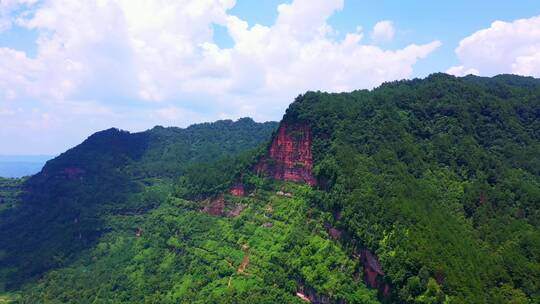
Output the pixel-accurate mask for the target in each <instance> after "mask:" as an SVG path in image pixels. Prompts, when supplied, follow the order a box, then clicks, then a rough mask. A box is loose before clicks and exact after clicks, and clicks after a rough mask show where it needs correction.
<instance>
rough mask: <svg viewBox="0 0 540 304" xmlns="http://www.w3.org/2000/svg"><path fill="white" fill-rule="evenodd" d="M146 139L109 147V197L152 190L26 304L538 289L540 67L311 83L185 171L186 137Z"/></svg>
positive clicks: (523, 295)
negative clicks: (254, 138)
mask: <svg viewBox="0 0 540 304" xmlns="http://www.w3.org/2000/svg"><path fill="white" fill-rule="evenodd" d="M274 127H275V126H274ZM205 138H207V137H205ZM226 138H227V137H221V139H226ZM169 140H170V142H171V143H174V142H176V141H177V140H178V139H177V138H169V137H160V138H157V139H156V141H155V142H154V143H153V144H152V145H151V146H154V147H157V146H160V144H159V143H160V142H163V141H167V142H169ZM214 140H218V141H219V139H215V138H212V139H209V140H208V143H209V144H210V145H212V143H213V141H214ZM148 142H149V141H148V140H146V139H145V140H141V141H140V144H139V143H137V144H134V145H133V147H131V148H129V151H126V152H123V153H121V154H122V155H124V154H129V155H130V156H129V157H127V158H125V157H119V158H115V157H112V160H110V162H111V163H114V164H115V166H114V167H112V168H111V170H110V171H107V172H109V173H108V174H111V175H112V174H118V171H119V170H118V169H115V168H123V169H121V170H120V172H121V173H122V175H121V176H123V177H124V178H125V181H123V182H122V183H121V185H118V186H114V187H111V186H110V185H100V187H103V188H100V189H105V190H106V191H110V193H105V194H104V196H103V200H105V201H106V202H107V201H109V198H114V197H116V196H117V195H119V194H122V193H125V192H128V193H130V192H133V190H131V188H129V187H131V185H132V184H133V185H134V187H135V188H134V189H136V187H140V188H139V190H137V191H134V192H136V193H138V196H129V195H128V199H125V200H121V201H122V202H123V203H122V204H120V206H126V204H127V206H129V208H125V207H123V208H125V209H122V211H121V212H109V211H108V210H116V209H115V208H117V207H116V206H118V202H114V203H112V202H113V201H112V200H110V202H111V203H110V204H107V203H105V204H102V206H106V207H107V208H110V209H98V210H97V211H96V212H97V213H96V214H98V215H100V216H99V217H95V216H94V217H92V216H87V218H89V219H90V218H99V219H101V220H103V219H106V220H105V223H106V225H97V224H92V225H91V226H92V227H96V226H98V227H106V229H105V230H103V231H101V233H100V234H98V235H97V236H96V238H95V240H94V242H93V243H92V244H95V245H94V246H87V247H85V248H87V249H86V250H84V251H81V252H80V254H79V255H78V257H77V258H76V259H72V260H71V262H70V263H64V264H62V265H65V266H64V267H62V268H57V269H55V270H53V271H49V272H47V273H46V275H45V276H44V277H43V278H42V279H41V280H40V281H39V282H38V283H37V284H30V285H28V286H26V287H25V288H23V289H22V294H21V295H20V300H21V302H26V303H36V302H38V303H54V302H64V303H101V302H103V303H105V302H107V303H133V302H149V303H304V302H306V301H310V302H312V303H377V302H384V303H447V304H448V303H501V304H502V303H540V289H539V288H538V286H540V153H538V151H540V80H537V79H533V78H525V77H518V76H512V75H501V76H497V77H493V78H480V77H473V76H468V77H463V78H456V77H453V76H449V75H445V74H434V75H431V76H430V77H428V78H426V79H422V80H420V79H415V80H410V81H398V82H392V83H387V84H384V85H382V86H381V87H379V88H376V89H374V90H371V91H367V90H361V91H354V92H351V93H340V94H328V93H321V92H308V93H306V94H304V95H301V96H299V97H298V98H297V99H296V100H295V102H294V103H293V104H291V105H290V107H289V109H288V110H287V112H286V114H285V116H284V118H283V120H282V121H281V123H280V126H279V128H278V130H277V132H275V133H274V136H273V138H272V140H271V141H270V142H268V144H267V146H266V150H260V151H259V152H256V153H252V154H249V155H246V156H232V157H229V158H225V159H222V160H219V161H216V159H215V157H214V158H213V157H208V158H199V160H201V162H200V163H197V164H195V165H193V166H190V167H187V168H186V167H181V168H171V167H170V161H168V159H169V158H168V157H176V155H190V154H189V153H187V152H186V151H188V150H189V148H188V150H174V149H163V151H170V153H164V152H161V153H155V154H154V153H150V152H148V150H147V149H145V144H146V143H148ZM188 144H189V145H188V147H191V146H194V145H196V144H197V141H191V142H188ZM91 146H92V147H96V146H103V150H101V151H99V153H97V152H96V155H99V157H105V156H106V155H108V153H109V149H108V148H107V144H103V145H100V144H99V143H92V145H91ZM165 146H167V145H165ZM139 149H140V150H142V151H146V152H144V153H139V152H138V151H140V150H139ZM90 150H91V149H90ZM96 151H97V150H96ZM160 151H161V150H160ZM130 153H132V154H130ZM184 153H186V154H184ZM103 155H105V156H103ZM192 155H195V154H192ZM230 155H233V153H231V154H230ZM106 157H108V158H109V159H110V158H111V157H110V156H106ZM134 159H135V160H136V161H133V160H134ZM142 159H145V160H146V161H140V160H142ZM139 163H142V164H144V165H140V164H139ZM61 168H66V166H61ZM69 168H71V167H69ZM83 169H84V170H85V171H84V172H87V171H86V168H83ZM84 172H82V171H80V170H68V172H64V173H62V174H64V175H63V176H64V179H66V178H67V179H68V180H69V179H70V178H72V181H73V182H75V181H77V180H80V177H81V175H82V176H84V174H85V173H84ZM97 172H99V170H98V171H97ZM160 172H163V173H160ZM175 172H181V174H180V175H181V177H180V178H178V179H175V178H171V177H170V176H173V175H174V173H175ZM160 174H163V177H160ZM48 176H49V175H48ZM51 176H54V175H51ZM156 177H159V178H156ZM41 178H45V179H47V178H50V176H49V177H47V176H45V177H43V176H42V177H41ZM156 179H157V181H158V182H156ZM53 180H56V179H53ZM83 180H84V178H83ZM100 180H102V181H107V179H100ZM113 180H117V179H116V178H113ZM31 182H33V181H31V180H29V181H28V183H31ZM58 183H59V184H58V185H57V186H55V187H62V186H64V185H67V184H66V181H65V180H62V181H59V182H58ZM107 183H109V182H107ZM110 183H113V181H110ZM66 187H67V188H66V190H63V191H62V192H61V193H58V194H55V196H58V195H62V194H63V193H68V192H66V191H72V189H73V188H74V187H72V186H69V185H67V186H66ZM109 187H110V188H109ZM118 187H126V188H125V189H126V190H122V191H119V190H118V189H124V188H118ZM75 188H76V187H75ZM105 190H104V191H105ZM44 192H46V193H50V191H49V190H47V189H45V190H44ZM94 192H95V191H94ZM31 195H35V193H31ZM92 195H93V194H85V193H77V194H73V196H74V197H77V198H87V197H92ZM100 201H101V200H100ZM126 202H127V203H126ZM148 206H152V207H155V208H154V209H152V210H150V211H146V210H145V208H146V207H148ZM86 207H87V204H84V203H83V202H81V206H80V208H78V209H77V210H80V211H81V212H87V211H86V210H87V208H86ZM141 211H144V212H141ZM29 218H30V217H29ZM67 218H68V219H69V218H70V217H67ZM11 233H12V234H13V233H14V231H13V230H12V232H11ZM83 235H84V234H83ZM98 236H99V237H98ZM19 252H20V251H19ZM3 265H10V264H9V263H5V264H3ZM3 265H2V266H3ZM15 297H17V296H15Z"/></svg>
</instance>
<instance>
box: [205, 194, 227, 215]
mask: <svg viewBox="0 0 540 304" xmlns="http://www.w3.org/2000/svg"><path fill="white" fill-rule="evenodd" d="M224 210H225V200H224V199H223V197H219V198H216V199H213V200H211V201H210V203H209V204H208V205H206V206H205V207H204V208H203V210H202V212H204V213H206V214H209V215H214V216H223V212H224Z"/></svg>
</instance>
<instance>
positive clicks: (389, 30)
mask: <svg viewBox="0 0 540 304" xmlns="http://www.w3.org/2000/svg"><path fill="white" fill-rule="evenodd" d="M394 34H395V30H394V24H393V23H392V21H390V20H382V21H379V22H377V23H376V24H375V26H374V27H373V30H372V31H371V39H372V40H373V41H375V42H387V41H390V40H392V39H393V38H394Z"/></svg>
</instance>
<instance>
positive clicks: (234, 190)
mask: <svg viewBox="0 0 540 304" xmlns="http://www.w3.org/2000/svg"><path fill="white" fill-rule="evenodd" d="M229 193H230V194H231V195H232V196H245V195H246V191H245V189H244V184H242V183H240V182H237V183H234V185H233V186H232V187H231V189H229Z"/></svg>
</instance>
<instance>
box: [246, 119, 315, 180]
mask: <svg viewBox="0 0 540 304" xmlns="http://www.w3.org/2000/svg"><path fill="white" fill-rule="evenodd" d="M312 136H313V135H312V132H311V128H310V127H309V126H308V125H307V124H291V123H286V122H283V123H282V124H281V126H280V127H279V129H278V132H277V135H276V136H275V137H274V139H273V141H272V144H271V146H270V148H269V150H268V152H267V154H266V155H265V156H264V157H262V158H261V159H260V160H259V162H258V163H257V165H256V166H255V171H256V172H257V174H261V175H267V176H270V177H272V178H274V179H276V180H283V181H294V182H302V183H306V184H309V185H312V186H313V185H315V184H316V183H317V181H316V179H315V177H313V174H312V169H313V155H312V152H311V144H312V141H313V137H312Z"/></svg>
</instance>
